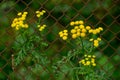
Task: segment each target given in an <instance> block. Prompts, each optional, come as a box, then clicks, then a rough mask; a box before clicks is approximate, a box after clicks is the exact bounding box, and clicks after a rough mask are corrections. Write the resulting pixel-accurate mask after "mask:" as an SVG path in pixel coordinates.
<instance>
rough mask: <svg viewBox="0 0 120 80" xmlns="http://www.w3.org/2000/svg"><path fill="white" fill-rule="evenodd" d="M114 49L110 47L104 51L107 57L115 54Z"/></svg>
mask: <svg viewBox="0 0 120 80" xmlns="http://www.w3.org/2000/svg"><path fill="white" fill-rule="evenodd" d="M114 51H115V50H114V49H113V48H112V47H110V46H109V45H108V46H107V47H106V48H105V49H104V51H103V52H104V54H105V55H107V56H111V55H113V54H114Z"/></svg>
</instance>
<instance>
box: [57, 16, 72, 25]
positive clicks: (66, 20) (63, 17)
mask: <svg viewBox="0 0 120 80" xmlns="http://www.w3.org/2000/svg"><path fill="white" fill-rule="evenodd" d="M59 23H60V24H61V25H62V26H64V27H66V26H67V25H68V24H69V23H70V19H69V18H68V17H67V16H66V15H64V16H62V18H61V19H60V20H59Z"/></svg>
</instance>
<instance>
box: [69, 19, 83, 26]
mask: <svg viewBox="0 0 120 80" xmlns="http://www.w3.org/2000/svg"><path fill="white" fill-rule="evenodd" d="M83 24H84V22H83V21H82V20H80V21H72V22H70V25H71V26H75V25H83Z"/></svg>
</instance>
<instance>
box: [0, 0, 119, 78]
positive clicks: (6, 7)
mask: <svg viewBox="0 0 120 80" xmlns="http://www.w3.org/2000/svg"><path fill="white" fill-rule="evenodd" d="M119 5H120V1H119V0H1V1H0V80H27V79H26V78H25V77H26V76H28V75H32V78H33V79H30V77H29V76H28V80H55V77H54V74H53V73H52V72H50V70H49V71H47V69H46V67H45V66H42V64H41V66H42V70H41V71H40V72H38V73H37V74H36V73H34V74H31V73H33V72H32V70H31V68H29V67H27V65H34V64H28V63H26V59H25V60H23V61H22V63H21V64H20V65H19V66H18V67H14V64H12V59H13V58H14V56H12V55H13V54H15V51H14V50H13V49H12V46H13V43H14V41H15V37H16V36H17V35H15V34H14V31H13V29H12V28H11V23H12V20H13V19H14V18H15V17H16V14H17V13H18V12H20V11H22V12H23V11H28V12H29V17H28V20H27V22H28V23H29V24H33V22H34V21H35V20H36V18H35V11H36V10H43V9H44V10H45V11H46V14H45V15H44V16H43V19H42V21H41V22H42V23H45V24H46V25H47V32H46V33H45V37H44V38H45V41H47V43H48V45H49V46H48V47H47V48H46V50H45V53H46V54H47V55H48V58H49V60H50V63H49V64H48V65H47V66H51V64H54V63H55V62H56V61H57V60H58V59H60V58H61V57H62V56H65V55H66V54H67V51H68V50H70V49H71V47H70V46H67V44H66V43H65V42H64V41H62V40H61V39H60V38H59V35H58V32H59V31H61V30H63V29H67V28H69V23H70V21H75V20H84V21H85V23H86V24H88V25H91V26H94V27H98V26H102V27H103V29H104V31H103V32H102V33H101V34H100V36H101V38H102V40H103V43H102V45H101V46H100V47H98V48H97V50H98V51H99V52H96V53H100V54H99V55H98V61H100V63H99V66H100V68H101V69H102V70H103V71H104V72H105V74H107V75H108V76H111V77H110V78H111V80H119V79H120V69H119V68H120V6H119ZM36 47H37V46H36ZM101 55H102V56H101ZM30 57H31V56H30ZM30 57H29V58H27V59H28V60H29V59H30ZM101 57H102V59H100V58H101ZM24 67H26V68H27V71H24V69H23V68H24ZM12 68H14V69H12ZM46 73H47V74H49V75H46V76H45V77H43V76H44V74H46ZM39 75H42V77H41V78H39ZM16 77H17V78H18V79H17V78H16ZM68 79H69V78H68V76H67V73H66V74H64V80H68ZM69 80H70V79H69Z"/></svg>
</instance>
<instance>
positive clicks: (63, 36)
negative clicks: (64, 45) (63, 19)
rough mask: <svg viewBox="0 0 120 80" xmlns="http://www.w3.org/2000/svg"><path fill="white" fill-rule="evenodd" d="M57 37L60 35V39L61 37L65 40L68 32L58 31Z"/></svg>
mask: <svg viewBox="0 0 120 80" xmlns="http://www.w3.org/2000/svg"><path fill="white" fill-rule="evenodd" d="M59 35H60V37H61V38H62V39H63V40H67V36H68V30H63V31H60V32H59Z"/></svg>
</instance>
